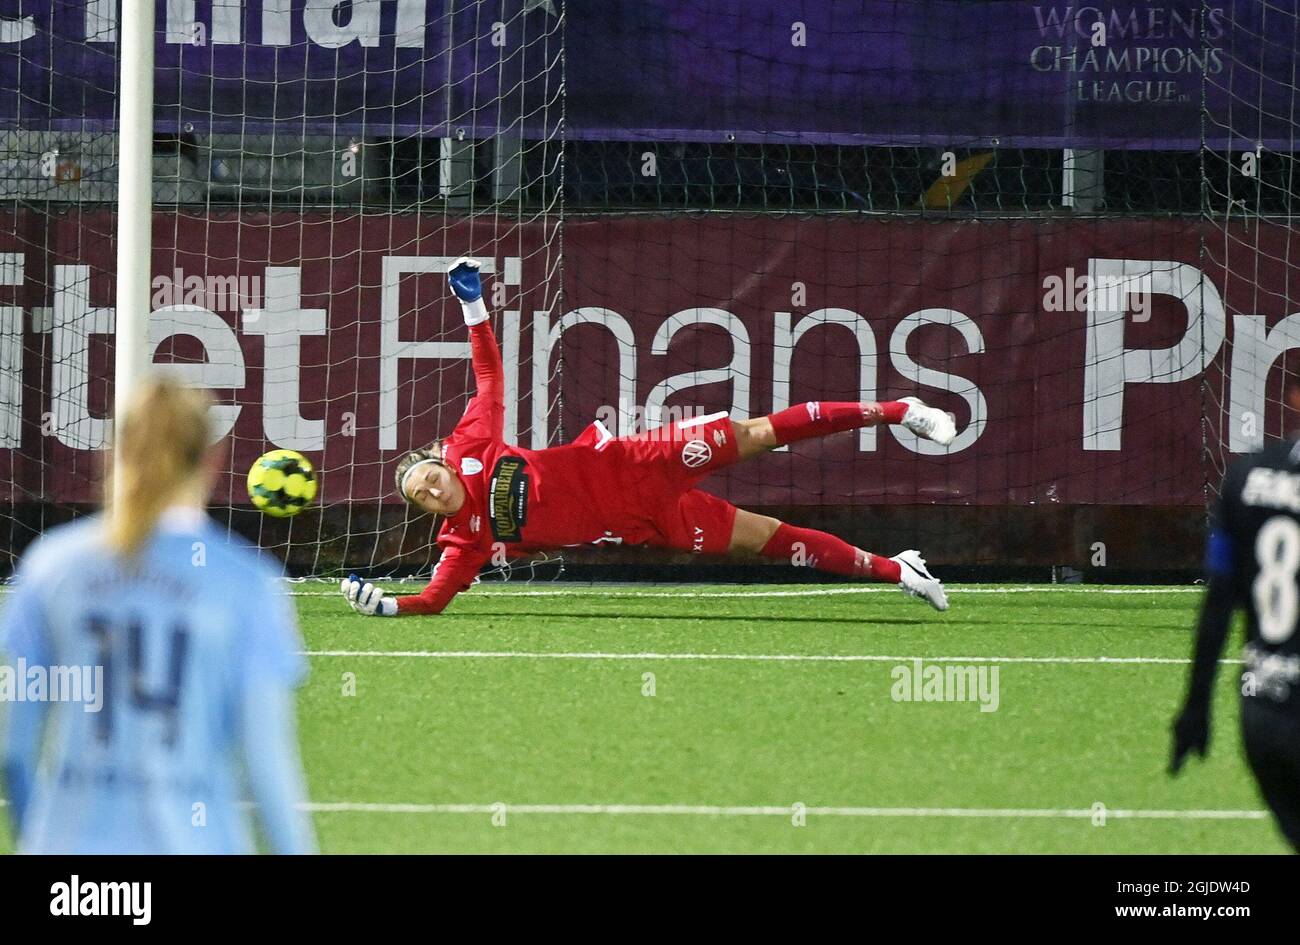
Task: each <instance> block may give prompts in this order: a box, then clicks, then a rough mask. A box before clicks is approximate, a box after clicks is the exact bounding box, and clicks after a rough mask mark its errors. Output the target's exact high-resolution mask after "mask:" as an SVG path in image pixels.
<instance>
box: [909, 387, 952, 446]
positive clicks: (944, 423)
mask: <svg viewBox="0 0 1300 945" xmlns="http://www.w3.org/2000/svg"><path fill="white" fill-rule="evenodd" d="M899 403H900V404H907V413H905V414H903V426H904V427H906V428H907V429H909V430H911V431H912V432H913V433H915V434H916V435H917V436H920V437H924V438H925V439H927V440H933V441H934V442H936V443H938V444H939V445H940V446H947V445H948V444H949V443H951V442H952V441H953V439H954V438H956V436H957V424H955V423H954V422H953V419H952V414H950V413H945V412H944V411H942V410H940V409H939V408H938V407H930V406H928V405H927V404H926V403H925V402H924V401H922V400H921V399H920V398H919V397H903V398H902V399H900V400H899Z"/></svg>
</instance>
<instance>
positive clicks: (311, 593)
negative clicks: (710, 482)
mask: <svg viewBox="0 0 1300 945" xmlns="http://www.w3.org/2000/svg"><path fill="white" fill-rule="evenodd" d="M379 583H380V584H381V585H384V586H387V587H394V586H395V587H399V588H400V587H403V586H409V587H411V588H416V589H418V588H422V587H424V586H425V583H426V582H424V581H419V582H414V581H406V582H400V581H383V580H381V581H379ZM947 590H948V593H949V594H1120V595H1132V594H1198V593H1201V592H1202V591H1203V590H1204V588H1202V587H1145V588H1143V587H1100V586H1098V587H1070V586H1065V585H1060V584H1044V585H1042V586H1041V587H949V588H947ZM338 593H339V591H338V588H337V587H332V588H322V589H320V590H308V591H289V595H290V596H291V597H334V596H337V595H338ZM466 593H473V594H475V595H477V596H479V597H487V596H491V597H602V598H624V597H651V598H654V597H661V598H665V599H672V600H676V599H678V598H682V597H689V598H732V597H736V598H744V597H832V596H836V595H840V594H897V593H898V588H897V587H895V586H894V585H892V584H889V585H880V584H876V585H865V586H861V587H857V586H851V587H810V588H808V589H806V590H797V591H759V590H735V591H689V590H683V589H679V588H665V589H664V590H662V591H630V590H622V589H620V588H617V587H593V586H591V585H582V586H580V587H574V588H570V589H556V590H546V591H522V590H520V591H514V590H504V589H503V590H489V589H488V588H486V587H483V586H481V585H480V586H478V587H477V588H476V589H475V590H474V591H467V592H466Z"/></svg>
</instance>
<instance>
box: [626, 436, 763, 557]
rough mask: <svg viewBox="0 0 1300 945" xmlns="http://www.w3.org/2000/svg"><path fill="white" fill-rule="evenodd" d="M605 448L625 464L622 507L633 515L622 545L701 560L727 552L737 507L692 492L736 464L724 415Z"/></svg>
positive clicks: (698, 491)
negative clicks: (675, 551)
mask: <svg viewBox="0 0 1300 945" xmlns="http://www.w3.org/2000/svg"><path fill="white" fill-rule="evenodd" d="M608 445H609V448H611V449H617V450H619V451H620V452H621V453H622V454H623V457H622V458H623V459H624V460H625V464H621V465H623V469H624V471H625V476H624V488H626V489H627V490H629V492H628V495H627V496H626V497H625V501H627V506H630V507H631V508H632V509H633V510H634V513H633V519H634V521H633V522H630V523H629V526H630V527H629V528H628V529H625V530H624V533H625V540H626V541H628V542H630V543H635V544H640V543H647V544H652V545H659V546H662V547H667V548H675V549H678V550H680V551H692V552H696V553H706V554H721V553H723V552H725V551H726V550H727V549H728V547H729V546H730V544H731V530H732V526H733V525H734V523H735V520H736V507H735V506H734V505H732V504H731V503H730V502H727V501H726V500H724V499H719V498H718V497H717V496H713V495H709V494H708V493H707V492H701V491H700V490H698V489H696V488H695V485H696V484H697V483H698V482H700V480H702V479H704V478H705V477H707V476H709V475H711V474H712V473H715V472H717V471H718V470H720V469H725V468H726V467H727V466H730V465H731V464H732V463H734V462H736V460H737V459H739V452H738V449H737V446H736V432H735V430H734V429H733V427H732V423H731V418H730V417H729V416H728V415H727V414H725V413H715V414H710V415H708V416H705V417H697V418H694V419H691V420H684V421H681V422H679V423H673V424H669V425H668V426H666V427H660V428H658V429H655V430H650V431H648V432H646V433H638V434H635V435H633V436H624V437H619V438H618V439H617V440H613V441H612V442H610V443H609V444H608ZM628 500H630V501H628Z"/></svg>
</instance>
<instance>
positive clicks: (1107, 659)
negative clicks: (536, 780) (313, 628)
mask: <svg viewBox="0 0 1300 945" xmlns="http://www.w3.org/2000/svg"><path fill="white" fill-rule="evenodd" d="M303 655H304V656H317V657H356V658H371V657H390V658H394V659H435V660H437V659H441V660H487V659H508V660H624V661H641V660H684V661H700V662H703V661H710V660H717V661H733V662H739V663H745V662H753V663H910V662H913V661H915V660H919V661H921V662H922V663H1049V664H1089V663H1097V664H1108V665H1125V664H1131V665H1170V666H1185V665H1187V664H1188V663H1190V662H1191V660H1190V659H1187V658H1183V657H1163V656H885V655H881V654H874V653H873V654H868V653H602V652H589V653H582V652H577V653H565V652H555V651H546V650H304V651H303ZM1219 662H1220V663H1223V664H1227V665H1237V664H1240V663H1242V662H1243V661H1242V660H1236V659H1222V660H1219Z"/></svg>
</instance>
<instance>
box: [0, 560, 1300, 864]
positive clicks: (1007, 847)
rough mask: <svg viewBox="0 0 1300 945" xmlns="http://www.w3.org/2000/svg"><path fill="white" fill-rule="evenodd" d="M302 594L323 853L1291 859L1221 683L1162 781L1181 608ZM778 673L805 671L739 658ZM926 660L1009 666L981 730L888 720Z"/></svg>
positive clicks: (851, 599)
mask: <svg viewBox="0 0 1300 945" xmlns="http://www.w3.org/2000/svg"><path fill="white" fill-rule="evenodd" d="M293 589H294V591H295V593H296V595H297V596H296V598H295V599H296V601H297V604H298V609H299V613H300V615H301V622H302V628H303V633H304V636H305V638H306V643H307V648H308V650H309V652H310V653H311V654H312V655H311V657H310V662H311V669H312V672H311V677H310V679H309V681H308V682H307V684H306V685H305V686H304V688H303V690H302V693H301V698H300V703H299V715H300V719H301V739H302V750H303V759H304V763H305V765H306V768H307V772H308V780H309V782H310V791H311V798H312V802H313V804H314V805H318V809H317V810H316V811H315V812H314V817H315V822H316V827H317V830H318V832H319V837H320V843H321V847H322V849H323V850H324V851H325V852H329V853H360V852H364V853H389V852H402V853H432V852H530V853H541V852H687V851H689V852H935V853H940V852H942V853H999V852H1001V853H1021V852H1024V853H1039V852H1054V853H1065V852H1082V853H1102V854H1109V853H1234V852H1241V853H1247V852H1278V853H1280V852H1286V850H1287V848H1286V846H1285V844H1284V843H1283V842H1282V840H1281V839H1280V838H1279V835H1278V834H1277V832H1276V830H1275V828H1274V826H1273V823H1272V821H1271V820H1270V819H1268V818H1267V817H1264V816H1260V815H1259V814H1258V813H1254V812H1262V811H1263V810H1264V806H1263V803H1262V802H1261V800H1260V799H1259V796H1258V794H1257V792H1256V789H1255V786H1254V783H1253V781H1252V779H1251V777H1250V774H1249V771H1248V770H1247V768H1246V766H1245V763H1244V761H1243V759H1242V757H1241V750H1240V737H1239V735H1238V732H1237V727H1236V725H1237V705H1236V697H1235V695H1234V683H1233V680H1234V679H1235V677H1236V675H1237V673H1238V672H1239V670H1238V667H1236V666H1235V665H1227V666H1224V667H1222V670H1223V671H1222V673H1221V676H1220V684H1221V685H1220V687H1219V693H1218V700H1217V704H1216V715H1215V721H1216V728H1215V732H1214V739H1213V744H1212V750H1211V755H1210V757H1209V759H1208V760H1207V761H1205V762H1203V763H1202V762H1199V761H1196V762H1193V763H1192V764H1191V765H1190V766H1189V768H1188V769H1187V770H1186V771H1185V772H1184V773H1183V775H1182V776H1181V777H1180V778H1178V779H1176V780H1175V779H1171V778H1170V777H1169V776H1168V775H1167V774H1166V773H1165V767H1166V764H1167V761H1168V751H1169V737H1168V732H1169V724H1170V720H1171V718H1172V715H1173V713H1174V712H1175V710H1176V708H1177V706H1178V704H1179V701H1180V699H1181V696H1182V691H1183V686H1184V683H1185V677H1186V674H1187V665H1186V663H1185V660H1186V658H1187V656H1188V655H1189V652H1190V646H1191V629H1190V628H1191V626H1192V624H1193V621H1194V614H1195V609H1196V606H1197V604H1198V602H1199V594H1198V593H1197V592H1195V591H1188V590H1182V591H1178V590H1171V589H1157V590H1156V591H1155V592H1135V591H1134V590H1132V589H1110V590H1112V591H1119V592H1117V593H1106V592H1104V590H1105V589H1100V588H1077V587H1076V588H1059V589H1053V588H1036V589H1033V590H1032V591H1029V592H1020V593H1014V592H1002V591H999V590H998V589H995V588H990V587H987V586H982V587H978V588H955V589H953V593H952V609H951V610H950V611H949V612H948V613H946V614H935V613H934V612H932V611H931V610H929V608H927V607H925V606H924V605H921V604H919V603H917V602H916V601H912V600H909V599H907V598H905V597H903V596H902V595H901V594H898V593H897V592H896V591H893V589H887V590H888V592H880V591H881V590H884V589H876V590H875V592H869V593H863V592H861V589H859V588H853V587H847V586H844V585H834V586H824V587H819V586H810V585H798V586H772V585H761V586H754V587H748V588H747V587H737V586H703V585H691V586H671V587H665V586H662V585H661V586H653V585H647V586H613V585H609V586H590V585H567V584H557V583H538V584H529V585H513V584H512V585H504V586H502V585H487V586H480V587H477V588H474V589H473V590H471V591H470V592H467V593H466V594H464V595H462V596H461V597H460V598H458V599H457V600H456V601H455V603H454V604H453V605H452V608H451V609H450V611H449V612H448V613H446V614H444V615H441V616H438V617H428V618H405V619H398V620H385V619H379V618H366V617H361V616H358V615H355V614H353V613H352V612H351V610H349V609H348V608H347V607H346V606H345V605H344V603H343V601H342V600H341V599H340V597H339V595H338V593H337V591H336V590H333V589H332V588H331V587H330V586H328V585H324V584H315V583H308V584H299V585H294V586H293ZM431 653H432V654H444V655H435V656H430V655H419V654H431ZM547 654H562V655H559V656H554V655H553V656H547ZM1225 655H1226V656H1228V657H1235V656H1236V651H1235V647H1234V649H1233V651H1231V652H1229V653H1227V654H1225ZM789 656H797V657H815V658H814V659H756V658H754V657H789ZM862 656H869V657H877V658H878V659H870V660H860V659H828V657H862ZM1099 657H1107V658H1112V659H1115V658H1123V659H1130V660H1152V659H1155V660H1159V659H1164V660H1171V661H1173V662H1140V661H1135V662H1097V661H1096V659H1097V658H1099ZM914 658H921V659H922V660H937V659H938V658H944V659H946V660H948V662H949V663H950V664H951V665H953V666H954V668H960V667H963V666H966V665H969V666H972V667H975V668H976V669H978V668H979V667H983V668H984V670H985V672H986V673H987V671H988V670H989V669H991V668H992V667H996V668H997V672H998V701H997V708H996V711H987V712H982V711H980V706H979V703H978V702H975V701H961V702H923V701H913V702H906V701H896V700H895V699H894V698H893V696H894V694H895V692H894V690H895V683H896V679H897V678H898V677H899V676H900V675H909V678H910V674H911V673H912V672H913V666H914V664H913V663H912V662H911V660H912V659H914ZM962 658H970V660H969V661H964V660H963V659H962ZM979 658H982V659H979ZM1063 659H1073V660H1077V662H1061V661H1060V660H1063ZM1024 660H1040V661H1039V662H1034V661H1024ZM945 665H947V664H945V663H941V662H931V663H926V662H923V663H922V668H923V670H924V668H925V667H927V666H939V667H941V668H942V667H943V666H945ZM898 667H902V668H901V669H899V668H898ZM650 674H652V675H650ZM985 681H986V682H990V681H991V677H989V676H987V675H986V676H985ZM651 688H653V693H654V694H653V695H649V694H647V693H649V692H650V691H651ZM353 689H355V694H351V693H352V691H353ZM990 704H991V703H990ZM320 805H324V809H319V806H320ZM403 805H414V806H412V807H409V808H404V807H403ZM627 805H632V806H633V810H631V811H628V810H626V809H622V810H620V807H624V808H625V806H627ZM1095 805H1104V808H1105V810H1106V815H1105V818H1104V825H1101V824H1098V823H1095V822H1094V821H1095V820H1100V819H1101V818H1100V817H1094V815H1093V812H1094V811H1096V810H1098V808H1097V807H1096V806H1095ZM537 806H544V807H551V808H553V809H550V810H541V811H538V810H529V809H528V808H529V807H537ZM800 811H802V812H803V813H802V815H800ZM1197 812H1200V813H1197ZM1205 812H1215V813H1205ZM1222 812H1247V814H1246V816H1240V815H1236V814H1223V813H1222ZM1252 813H1254V816H1251V814H1252ZM1135 815H1136V816H1135ZM0 844H3V845H4V846H3V848H4V849H8V844H9V841H8V839H7V838H4V837H0Z"/></svg>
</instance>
